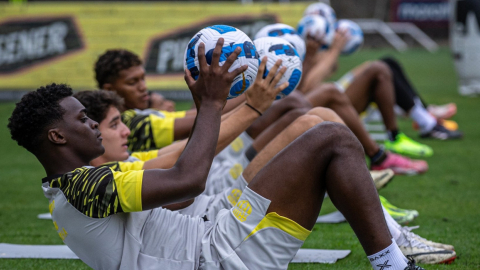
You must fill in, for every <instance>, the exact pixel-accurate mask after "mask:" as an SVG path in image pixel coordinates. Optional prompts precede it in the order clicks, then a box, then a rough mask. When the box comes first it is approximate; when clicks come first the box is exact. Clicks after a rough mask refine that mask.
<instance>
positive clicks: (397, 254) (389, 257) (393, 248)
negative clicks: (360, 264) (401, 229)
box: [367, 239, 408, 270]
mask: <svg viewBox="0 0 480 270" xmlns="http://www.w3.org/2000/svg"><path fill="white" fill-rule="evenodd" d="M367 258H368V260H369V261H370V264H372V267H373V270H405V268H406V267H407V262H408V260H407V258H405V256H403V254H402V252H401V251H400V249H399V248H398V246H397V243H395V240H394V239H392V244H391V245H390V246H388V247H386V248H385V249H383V250H381V251H379V252H377V253H375V254H372V255H370V256H367Z"/></svg>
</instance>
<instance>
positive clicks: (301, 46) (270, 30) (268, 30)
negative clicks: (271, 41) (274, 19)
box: [255, 23, 307, 61]
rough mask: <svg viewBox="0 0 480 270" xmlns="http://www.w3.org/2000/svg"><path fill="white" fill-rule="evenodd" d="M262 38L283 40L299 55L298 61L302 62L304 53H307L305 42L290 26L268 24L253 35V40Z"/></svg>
mask: <svg viewBox="0 0 480 270" xmlns="http://www.w3.org/2000/svg"><path fill="white" fill-rule="evenodd" d="M262 37H279V38H283V39H285V40H286V41H288V42H290V43H291V44H292V45H293V47H294V48H295V50H297V52H298V55H300V59H301V60H302V61H303V59H304V58H305V52H306V51H307V48H306V45H305V41H303V39H302V38H301V37H300V36H299V35H298V34H297V31H295V28H293V27H291V26H290V25H287V24H284V23H275V24H269V25H267V26H265V27H263V28H262V29H260V31H258V32H257V34H256V35H255V39H259V38H262Z"/></svg>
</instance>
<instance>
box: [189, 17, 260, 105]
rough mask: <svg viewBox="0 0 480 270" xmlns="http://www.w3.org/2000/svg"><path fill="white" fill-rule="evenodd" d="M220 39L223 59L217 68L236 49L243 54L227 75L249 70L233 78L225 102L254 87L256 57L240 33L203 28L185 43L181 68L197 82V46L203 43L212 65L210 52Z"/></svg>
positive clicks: (223, 28)
mask: <svg viewBox="0 0 480 270" xmlns="http://www.w3.org/2000/svg"><path fill="white" fill-rule="evenodd" d="M219 38H223V39H224V44H223V48H222V55H221V56H220V66H222V65H223V64H224V63H225V61H226V60H227V58H228V56H229V55H230V54H231V53H232V52H233V51H234V50H235V49H236V48H237V47H240V48H242V52H241V53H240V55H239V56H238V58H237V59H236V60H235V62H234V63H233V65H232V66H231V67H230V69H229V70H228V71H229V72H231V71H233V70H235V69H237V68H239V67H241V66H243V65H247V66H248V69H247V70H246V71H245V72H243V73H242V74H240V75H238V76H237V77H235V79H234V80H233V83H232V86H231V87H230V91H229V94H228V98H227V99H232V98H235V97H238V96H239V95H241V94H243V92H245V90H247V89H248V87H249V86H250V85H252V84H253V82H254V80H255V77H256V76H257V72H258V65H259V60H258V59H259V57H258V53H257V50H256V49H255V45H253V42H252V40H251V39H250V38H249V37H248V36H247V35H246V34H245V33H243V32H242V31H240V30H239V29H237V28H235V27H232V26H228V25H213V26H209V27H206V28H204V29H202V30H200V32H198V33H196V34H195V36H193V38H192V39H191V40H190V42H189V43H188V46H187V49H186V50H185V63H184V67H185V68H188V70H190V73H191V74H192V77H193V78H194V79H195V80H196V79H198V76H199V74H200V65H199V62H198V45H200V42H203V43H205V56H206V60H207V63H208V64H209V65H210V64H211V63H212V55H213V50H214V49H215V45H216V44H217V41H218V39H219Z"/></svg>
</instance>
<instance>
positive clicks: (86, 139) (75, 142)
mask: <svg viewBox="0 0 480 270" xmlns="http://www.w3.org/2000/svg"><path fill="white" fill-rule="evenodd" d="M60 106H62V108H63V109H64V110H65V114H64V115H63V120H64V121H63V122H62V127H61V132H62V135H63V136H64V137H65V140H66V142H67V145H70V147H72V149H73V150H74V152H75V154H76V155H79V156H80V157H81V158H82V159H86V160H89V161H90V160H92V159H94V158H96V157H98V156H100V155H102V154H103V152H104V151H105V149H104V148H103V145H102V137H101V136H100V135H101V133H100V130H99V129H98V123H97V122H95V121H93V120H92V119H90V118H88V116H87V113H86V110H85V107H84V106H83V105H82V104H81V103H80V102H79V101H78V100H77V99H76V98H74V97H66V98H64V99H63V100H62V101H60Z"/></svg>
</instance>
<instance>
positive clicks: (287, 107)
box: [247, 91, 312, 139]
mask: <svg viewBox="0 0 480 270" xmlns="http://www.w3.org/2000/svg"><path fill="white" fill-rule="evenodd" d="M311 107H312V105H311V104H310V102H308V101H307V100H306V99H305V97H304V96H303V95H302V94H300V93H297V92H296V91H293V92H292V93H291V94H290V95H288V96H287V97H285V98H284V99H282V100H279V101H276V102H274V103H273V104H272V106H271V107H270V108H269V109H268V110H267V111H266V112H265V113H264V114H263V116H261V117H260V118H258V119H257V120H255V122H253V124H252V125H251V126H250V127H249V128H248V129H247V133H248V135H250V137H252V138H253V139H256V138H257V136H258V135H260V133H262V132H263V131H264V130H265V129H266V128H267V127H268V126H270V125H271V124H273V123H274V122H275V121H277V120H278V119H280V117H282V116H283V115H284V114H285V113H287V112H288V111H291V110H294V109H299V108H309V109H310V108H311Z"/></svg>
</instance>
